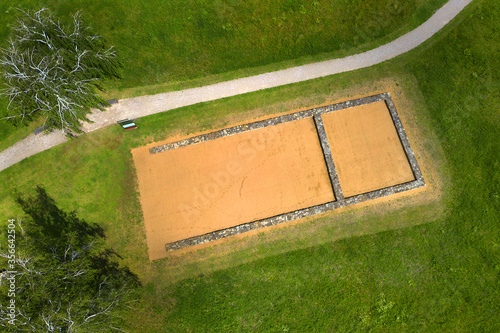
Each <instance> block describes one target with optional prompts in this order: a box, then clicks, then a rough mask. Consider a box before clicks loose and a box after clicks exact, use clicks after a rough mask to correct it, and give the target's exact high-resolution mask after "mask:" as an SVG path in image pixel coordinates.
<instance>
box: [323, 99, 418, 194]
mask: <svg viewBox="0 0 500 333" xmlns="http://www.w3.org/2000/svg"><path fill="white" fill-rule="evenodd" d="M321 117H322V119H323V123H324V126H325V131H326V134H327V137H328V142H329V144H330V147H331V151H332V157H333V160H334V162H335V166H336V169H337V173H338V177H339V182H340V185H341V187H342V192H343V194H344V196H345V197H351V196H354V195H357V194H362V193H367V192H370V191H375V190H378V189H382V188H386V187H389V186H393V185H397V184H402V183H406V182H410V181H413V180H415V177H414V175H413V171H412V169H411V166H410V164H409V162H408V159H407V157H406V154H405V151H404V149H403V146H402V145H401V141H400V140H399V136H398V133H397V131H396V128H395V127H394V123H393V121H392V118H391V115H390V113H389V109H388V108H387V105H386V104H385V102H384V101H380V102H376V103H371V104H367V105H361V106H356V107H353V108H348V109H343V110H339V111H334V112H331V113H327V114H323V115H322V116H321Z"/></svg>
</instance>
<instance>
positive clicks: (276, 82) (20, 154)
mask: <svg viewBox="0 0 500 333" xmlns="http://www.w3.org/2000/svg"><path fill="white" fill-rule="evenodd" d="M471 1H472V0H450V1H449V2H447V3H446V4H445V5H444V6H443V7H441V8H440V9H439V10H438V11H437V12H436V13H434V15H433V16H432V17H431V18H430V19H429V20H427V21H426V22H425V23H423V24H422V25H420V26H419V27H417V28H416V29H414V30H412V31H410V32H409V33H407V34H405V35H403V36H401V37H399V38H397V39H396V40H394V41H392V42H390V43H388V44H385V45H383V46H380V47H378V48H376V49H373V50H370V51H367V52H363V53H360V54H356V55H353V56H348V57H346V58H341V59H333V60H328V61H323V62H319V63H313V64H308V65H303V66H299V67H293V68H289V69H285V70H280V71H277V72H271V73H266V74H260V75H256V76H251V77H246V78H241V79H236V80H231V81H226V82H221V83H217V84H213V85H209V86H204V87H199V88H192V89H187V90H181V91H175V92H169V93H163V94H157V95H151V96H142V97H134V98H128V99H124V100H121V101H120V102H119V103H118V104H115V105H113V106H112V107H110V108H109V109H108V110H107V111H106V112H98V111H95V112H94V113H93V114H91V115H89V119H90V120H91V121H93V123H85V124H84V126H83V129H84V131H85V132H90V131H94V130H96V129H99V128H103V127H105V126H109V125H112V124H116V122H117V121H118V120H121V119H126V118H129V119H135V118H139V117H144V116H147V115H151V114H154V113H158V112H164V111H167V110H171V109H176V108H179V107H182V106H187V105H192V104H197V103H202V102H206V101H211V100H215V99H220V98H225V97H230V96H235V95H239V94H244V93H248V92H253V91H258V90H262V89H269V88H272V87H278V86H281V85H286V84H290V83H295V82H302V81H307V80H311V79H314V78H319V77H324V76H328V75H333V74H338V73H342V72H347V71H352V70H355V69H360V68H365V67H369V66H373V65H375V64H378V63H381V62H384V61H386V60H389V59H392V58H394V57H397V56H399V55H401V54H403V53H406V52H408V51H409V50H411V49H413V48H415V47H417V46H418V45H420V44H421V43H423V42H424V41H425V40H427V39H429V38H430V37H432V36H433V35H434V34H435V33H436V32H437V31H439V30H440V29H441V28H443V27H444V26H445V25H446V24H447V23H448V22H449V21H450V20H451V19H453V18H454V17H455V16H456V15H458V13H460V12H461V11H462V10H463V9H464V8H465V7H466V6H467V5H468V4H469V3H470V2H471ZM65 141H66V139H65V138H64V136H62V135H61V133H60V132H58V131H54V132H53V133H51V134H49V135H47V137H46V138H45V142H40V141H39V140H38V139H37V138H36V137H34V135H33V134H31V135H30V136H28V137H27V138H26V139H23V140H22V141H20V142H18V143H16V144H14V145H13V146H11V147H9V148H7V149H5V150H3V151H2V152H0V157H1V158H0V171H1V170H3V169H6V168H8V167H9V166H11V165H13V164H15V163H17V162H19V161H21V160H23V159H24V158H26V157H29V156H32V155H34V154H36V153H38V152H40V151H43V150H46V149H49V148H51V147H54V146H56V145H59V144H61V143H63V142H65Z"/></svg>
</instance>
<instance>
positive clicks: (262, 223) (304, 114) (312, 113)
mask: <svg viewBox="0 0 500 333" xmlns="http://www.w3.org/2000/svg"><path fill="white" fill-rule="evenodd" d="M380 101H385V103H386V105H387V108H388V109H389V112H390V114H391V118H392V121H393V123H394V126H395V128H396V130H397V133H398V136H399V139H400V141H401V144H402V146H403V149H404V151H405V154H406V157H407V159H408V162H409V163H410V166H411V169H412V171H413V175H414V176H415V180H413V181H411V182H407V183H403V184H398V185H394V186H389V187H386V188H382V189H379V190H375V191H371V192H367V193H362V194H358V195H355V196H352V197H348V198H344V196H343V194H342V188H341V186H340V183H339V180H338V175H337V171H336V169H335V163H334V161H333V158H332V154H331V150H330V145H329V143H328V139H327V137H326V132H325V129H324V125H323V120H322V119H321V115H322V114H325V113H330V112H334V111H338V110H344V109H347V108H351V107H355V106H360V105H365V104H370V103H375V102H380ZM310 117H313V119H314V123H315V125H316V129H317V132H318V137H319V141H320V144H321V148H322V150H323V156H324V158H325V163H326V165H327V168H328V173H329V176H330V181H331V184H332V189H333V192H334V194H335V198H336V201H332V202H327V203H324V204H321V205H317V206H312V207H308V208H304V209H299V210H295V211H293V212H288V213H284V214H280V215H276V216H273V217H269V218H265V219H262V220H258V221H253V222H248V223H243V224H240V225H237V226H234V227H230V228H227V229H222V230H217V231H214V232H210V233H207V234H204V235H200V236H195V237H191V238H187V239H183V240H180V241H176V242H172V243H168V244H165V248H166V250H167V251H173V250H178V249H182V248H185V247H189V246H194V245H198V244H203V243H206V242H211V241H214V240H218V239H223V238H226V237H229V236H234V235H237V234H241V233H244V232H248V231H251V230H256V229H260V228H264V227H269V226H273V225H278V224H281V223H285V222H289V221H293V220H297V219H300V218H304V217H307V216H312V215H316V214H319V213H323V212H327V211H330V210H334V209H338V208H341V207H346V206H350V205H354V204H357V203H360V202H365V201H369V200H373V199H377V198H381V197H385V196H389V195H392V194H395V193H400V192H404V191H408V190H412V189H416V188H419V187H422V186H425V181H424V178H423V176H422V172H421V170H420V167H419V166H418V162H417V159H416V157H415V154H414V152H413V149H412V148H411V146H410V141H409V140H408V137H407V135H406V132H405V130H404V127H403V124H402V122H401V119H400V118H399V116H398V113H397V110H396V107H395V105H394V102H393V100H392V98H391V95H390V94H389V93H382V94H378V95H374V96H369V97H364V98H359V99H355V100H352V101H346V102H343V103H337V104H333V105H327V106H323V107H318V108H314V109H310V110H306V111H301V112H296V113H292V114H288V115H284V116H279V117H275V118H271V119H267V120H262V121H257V122H254V123H250V124H244V125H239V126H235V127H231V128H228V129H223V130H220V131H217V132H212V133H208V134H203V135H198V136H195V137H192V138H189V139H185V140H181V141H178V142H174V143H169V144H165V145H162V146H158V147H153V148H150V153H151V154H156V153H160V152H163V151H168V150H171V149H176V148H180V147H184V146H189V145H192V144H196V143H200V142H205V141H210V140H214V139H217V138H220V137H224V136H229V135H234V134H237V133H243V132H247V131H250V130H254V129H258V128H263V127H267V126H272V125H276V124H281V123H285V122H289V121H294V120H298V119H304V118H310Z"/></svg>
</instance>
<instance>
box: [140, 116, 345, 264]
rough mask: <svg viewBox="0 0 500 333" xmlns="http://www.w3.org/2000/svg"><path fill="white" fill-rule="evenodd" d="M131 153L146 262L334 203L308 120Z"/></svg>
mask: <svg viewBox="0 0 500 333" xmlns="http://www.w3.org/2000/svg"><path fill="white" fill-rule="evenodd" d="M132 154H133V156H134V161H135V165H136V170H137V175H138V180H139V190H140V193H141V204H142V208H143V213H144V221H145V226H146V237H147V242H148V247H149V255H150V259H151V260H154V259H159V258H163V257H165V256H166V255H167V252H166V250H165V244H166V243H171V242H175V241H179V240H182V239H186V238H189V237H193V236H197V235H202V234H206V233H209V232H213V231H216V230H221V229H225V228H229V227H232V226H236V225H239V224H242V223H246V222H251V221H255V220H259V219H263V218H267V217H271V216H275V215H279V214H283V213H286V212H290V211H294V210H298V209H302V208H307V207H311V206H315V205H319V204H323V203H326V202H330V201H334V200H335V198H334V195H333V191H332V188H331V184H330V179H329V176H328V171H327V169H326V165H325V162H324V158H323V154H322V151H321V146H320V144H319V140H318V135H317V132H316V129H315V126H314V122H313V120H312V118H307V119H302V120H297V121H292V122H287V123H283V124H279V125H274V126H268V127H265V128H261V129H258V130H253V131H249V132H244V133H240V134H236V135H233V136H227V137H223V138H219V139H216V140H212V141H207V142H203V143H200V144H194V145H191V146H186V147H182V148H179V149H173V150H170V151H167V152H162V153H158V154H150V152H149V148H148V146H146V147H141V148H137V149H134V150H132Z"/></svg>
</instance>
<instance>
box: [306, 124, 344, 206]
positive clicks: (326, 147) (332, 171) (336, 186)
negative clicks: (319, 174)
mask: <svg viewBox="0 0 500 333" xmlns="http://www.w3.org/2000/svg"><path fill="white" fill-rule="evenodd" d="M313 118H314V124H315V125H316V130H317V131H318V137H319V142H320V144H321V149H322V150H323V156H324V158H325V163H326V167H327V169H328V175H329V176H330V182H331V183H332V188H333V193H334V194H335V199H336V200H337V201H338V200H342V199H344V194H343V193H342V188H341V187H340V182H339V176H338V175H337V168H335V163H334V162H333V157H332V151H331V150H330V144H329V143H328V138H327V136H326V131H325V125H324V124H323V119H321V116H320V115H317V116H314V117H313Z"/></svg>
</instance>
